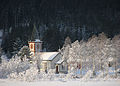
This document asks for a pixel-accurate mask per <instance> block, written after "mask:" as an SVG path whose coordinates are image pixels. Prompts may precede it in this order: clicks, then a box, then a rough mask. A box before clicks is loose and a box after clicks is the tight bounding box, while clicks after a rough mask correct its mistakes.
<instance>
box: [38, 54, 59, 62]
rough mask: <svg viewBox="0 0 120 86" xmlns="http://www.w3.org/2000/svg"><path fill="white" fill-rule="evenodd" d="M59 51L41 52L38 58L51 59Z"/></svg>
mask: <svg viewBox="0 0 120 86" xmlns="http://www.w3.org/2000/svg"><path fill="white" fill-rule="evenodd" d="M58 53H59V52H41V54H40V58H41V59H42V60H53V59H54V58H55V57H56V56H57V54H58Z"/></svg>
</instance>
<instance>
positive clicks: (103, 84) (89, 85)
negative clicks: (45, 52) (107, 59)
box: [0, 79, 120, 86]
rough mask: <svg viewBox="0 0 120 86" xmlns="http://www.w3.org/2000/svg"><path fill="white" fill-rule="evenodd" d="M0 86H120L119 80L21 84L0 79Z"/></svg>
mask: <svg viewBox="0 0 120 86" xmlns="http://www.w3.org/2000/svg"><path fill="white" fill-rule="evenodd" d="M0 86H120V80H107V81H103V80H99V81H96V80H92V81H90V80H89V81H82V80H69V81H37V82H23V81H13V80H12V81H11V80H7V79H0Z"/></svg>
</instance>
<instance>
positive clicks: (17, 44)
mask: <svg viewBox="0 0 120 86" xmlns="http://www.w3.org/2000/svg"><path fill="white" fill-rule="evenodd" d="M23 45H24V43H23V41H21V40H20V38H19V37H18V38H16V40H15V42H13V45H12V46H13V52H12V54H13V55H14V54H17V53H18V51H19V50H20V49H21V48H22V46H23Z"/></svg>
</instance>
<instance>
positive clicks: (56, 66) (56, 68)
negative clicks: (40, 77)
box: [56, 65, 59, 74]
mask: <svg viewBox="0 0 120 86" xmlns="http://www.w3.org/2000/svg"><path fill="white" fill-rule="evenodd" d="M56 73H57V74H58V73H59V72H58V65H57V66H56Z"/></svg>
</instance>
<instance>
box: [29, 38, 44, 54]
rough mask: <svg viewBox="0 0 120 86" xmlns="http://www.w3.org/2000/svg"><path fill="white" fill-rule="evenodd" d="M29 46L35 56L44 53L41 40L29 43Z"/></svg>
mask: <svg viewBox="0 0 120 86" xmlns="http://www.w3.org/2000/svg"><path fill="white" fill-rule="evenodd" d="M28 44H29V49H30V51H31V54H32V55H35V53H38V52H42V41H40V40H39V39H36V40H35V41H29V42H28Z"/></svg>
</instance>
